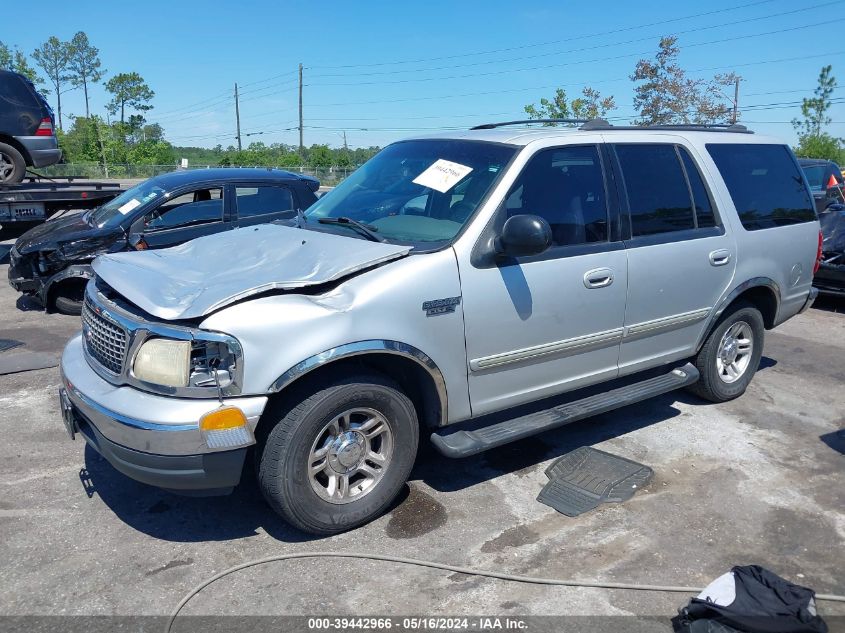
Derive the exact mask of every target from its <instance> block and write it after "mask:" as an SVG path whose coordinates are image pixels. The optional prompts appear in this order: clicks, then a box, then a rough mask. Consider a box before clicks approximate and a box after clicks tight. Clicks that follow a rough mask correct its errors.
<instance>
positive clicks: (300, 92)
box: [299, 63, 304, 156]
mask: <svg viewBox="0 0 845 633" xmlns="http://www.w3.org/2000/svg"><path fill="white" fill-rule="evenodd" d="M303 150H304V146H303V143H302V64H301V63H300V64H299V155H300V156H303V155H304V151H303Z"/></svg>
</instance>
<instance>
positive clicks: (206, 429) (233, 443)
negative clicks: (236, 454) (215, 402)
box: [200, 406, 255, 448]
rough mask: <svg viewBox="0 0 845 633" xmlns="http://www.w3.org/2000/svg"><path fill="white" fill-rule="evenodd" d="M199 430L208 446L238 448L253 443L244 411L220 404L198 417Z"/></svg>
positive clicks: (253, 437) (253, 438)
mask: <svg viewBox="0 0 845 633" xmlns="http://www.w3.org/2000/svg"><path fill="white" fill-rule="evenodd" d="M200 432H201V433H202V437H203V439H204V440H205V444H206V446H208V448H238V447H241V446H249V445H250V444H254V443H255V436H253V434H252V431H251V430H250V428H249V425H248V424H247V419H246V416H245V415H244V412H243V411H241V410H240V409H238V408H237V407H232V406H222V407H219V408H217V409H215V410H214V411H209V412H208V413H206V414H205V415H204V416H202V417H201V418H200Z"/></svg>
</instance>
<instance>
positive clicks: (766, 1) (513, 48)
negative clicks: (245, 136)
mask: <svg viewBox="0 0 845 633" xmlns="http://www.w3.org/2000/svg"><path fill="white" fill-rule="evenodd" d="M774 1H775V0H758V1H757V2H750V3H748V4H741V5H737V6H733V7H726V8H723V9H715V10H712V11H705V12H704V13H696V14H694V15H685V16H681V17H678V18H670V19H668V20H661V21H659V22H650V23H648V24H638V25H635V26H628V27H624V28H620V29H614V30H612V31H602V32H599V33H588V34H585V35H577V36H574V37H568V38H566V39H563V40H552V41H549V42H535V43H531V44H522V45H519V46H510V47H507V48H497V49H493V50H486V51H476V52H470V53H461V54H455V55H444V56H440V57H428V58H422V59H406V60H394V61H390V62H374V63H365V64H346V65H341V66H312V67H311V68H314V69H320V68H326V69H337V68H363V67H368V68H369V67H378V66H392V65H396V64H418V63H422V62H434V61H442V60H447V59H463V58H466V57H474V56H477V55H490V54H493V53H507V52H510V51H517V50H524V49H526V48H534V47H539V46H550V45H552V44H562V43H564V42H572V41H577V40H583V39H589V38H593V37H601V36H604V35H615V34H617V33H625V32H629V31H636V30H638V29H644V28H649V27H652V26H662V25H664V24H671V23H673V22H681V21H683V20H692V19H695V18H703V17H706V16H708V15H714V14H717V13H718V14H722V13H727V12H729V11H737V10H739V9H747V8H749V7H756V6H759V5H762V4H770V3H771V2H774Z"/></svg>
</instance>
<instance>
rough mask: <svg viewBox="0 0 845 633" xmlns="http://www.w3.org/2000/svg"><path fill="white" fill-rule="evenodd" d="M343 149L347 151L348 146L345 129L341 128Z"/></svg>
mask: <svg viewBox="0 0 845 633" xmlns="http://www.w3.org/2000/svg"><path fill="white" fill-rule="evenodd" d="M343 151H344V152H346V153H347V154H348V153H349V146H348V145H347V144H346V130H343Z"/></svg>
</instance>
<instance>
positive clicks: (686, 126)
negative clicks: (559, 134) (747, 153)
mask: <svg viewBox="0 0 845 633" xmlns="http://www.w3.org/2000/svg"><path fill="white" fill-rule="evenodd" d="M581 129H582V130H676V131H691V132H694V131H699V132H700V131H702V130H707V131H709V132H735V133H739V134H754V131H753V130H749V129H748V128H747V127H745V126H744V125H742V124H740V123H658V124H655V125H613V124H612V123H608V122H607V121H602V120H601V119H594V120H592V121H590V122H589V123H585V124H584V125H582V126H581Z"/></svg>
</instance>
